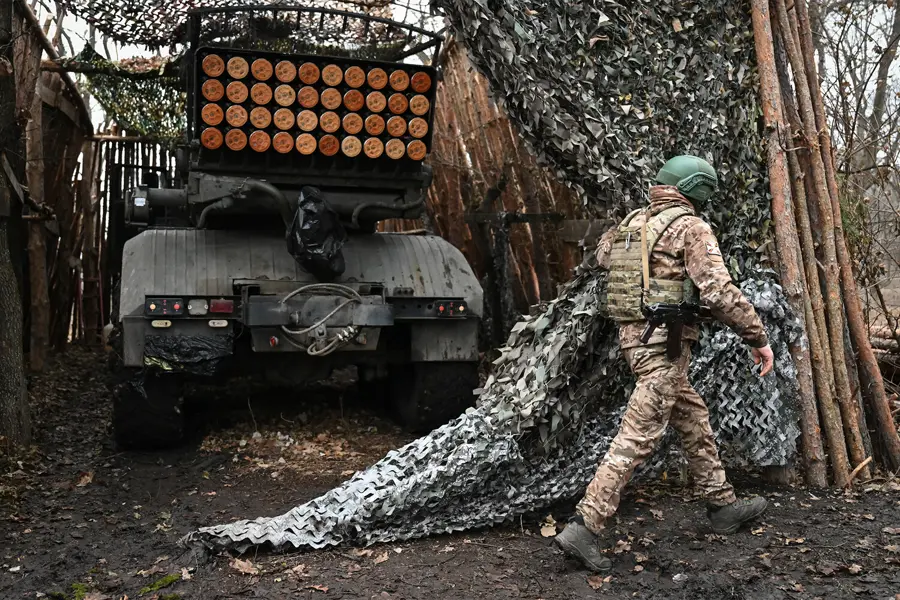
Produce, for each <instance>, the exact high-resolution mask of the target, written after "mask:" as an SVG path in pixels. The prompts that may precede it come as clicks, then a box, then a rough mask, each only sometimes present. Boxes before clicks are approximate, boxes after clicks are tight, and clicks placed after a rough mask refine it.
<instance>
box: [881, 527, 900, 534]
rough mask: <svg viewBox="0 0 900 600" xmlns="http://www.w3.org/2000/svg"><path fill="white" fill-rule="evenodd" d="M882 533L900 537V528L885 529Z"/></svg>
mask: <svg viewBox="0 0 900 600" xmlns="http://www.w3.org/2000/svg"><path fill="white" fill-rule="evenodd" d="M881 532H882V533H886V534H888V535H900V527H885V528H884V529H882V530H881Z"/></svg>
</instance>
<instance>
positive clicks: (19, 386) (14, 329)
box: [0, 1, 31, 446]
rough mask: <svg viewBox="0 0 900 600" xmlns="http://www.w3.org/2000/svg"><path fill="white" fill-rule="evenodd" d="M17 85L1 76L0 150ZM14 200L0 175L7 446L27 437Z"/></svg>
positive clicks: (2, 17)
mask: <svg viewBox="0 0 900 600" xmlns="http://www.w3.org/2000/svg"><path fill="white" fill-rule="evenodd" d="M13 12H14V11H13V4H12V2H9V1H6V2H0V52H2V57H3V58H4V59H6V60H7V61H8V64H9V65H12V64H13V48H12V46H13V35H12V31H13V18H14V14H13ZM15 108H16V90H15V78H14V77H13V75H12V74H8V75H6V76H2V75H0V132H2V133H0V149H3V150H7V149H14V148H16V147H17V145H18V138H19V135H20V131H19V127H18V124H17V123H16V114H15ZM12 206H14V205H13V193H12V190H11V187H10V182H9V181H7V180H6V178H5V177H4V176H0V314H2V315H3V326H2V327H0V437H2V438H5V443H6V444H7V445H10V446H22V445H25V444H28V443H29V442H30V441H31V426H30V421H29V416H28V402H27V395H26V389H25V361H24V357H23V352H22V297H21V295H20V292H19V283H18V280H17V279H16V274H15V270H14V269H13V264H12V257H11V255H10V246H9V225H10V222H9V218H8V216H9V215H8V214H5V213H7V212H9V211H5V210H3V208H4V207H7V208H10V207H12Z"/></svg>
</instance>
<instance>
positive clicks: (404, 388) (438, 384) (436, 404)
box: [390, 362, 478, 433]
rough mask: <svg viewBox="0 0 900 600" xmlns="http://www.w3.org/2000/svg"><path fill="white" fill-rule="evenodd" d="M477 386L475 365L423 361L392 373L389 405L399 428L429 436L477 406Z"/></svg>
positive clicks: (471, 363) (476, 367) (472, 363)
mask: <svg viewBox="0 0 900 600" xmlns="http://www.w3.org/2000/svg"><path fill="white" fill-rule="evenodd" d="M477 387H478V364H477V363H474V362H421V363H412V364H411V365H405V366H403V367H399V368H397V369H395V370H393V372H392V373H391V378H390V404H391V409H392V411H391V412H392V413H393V414H394V417H395V418H396V419H397V421H398V422H399V423H400V425H401V426H402V427H403V428H404V429H406V430H408V431H410V432H412V433H427V432H429V431H431V430H432V429H435V428H437V427H440V426H441V425H443V424H445V423H447V422H448V421H450V420H451V419H453V418H454V417H457V416H459V415H460V414H462V413H463V412H464V411H465V410H466V409H467V408H468V407H470V406H472V405H474V403H475V396H474V395H472V390H474V389H475V388H477Z"/></svg>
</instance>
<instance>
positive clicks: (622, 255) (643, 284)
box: [601, 206, 698, 323]
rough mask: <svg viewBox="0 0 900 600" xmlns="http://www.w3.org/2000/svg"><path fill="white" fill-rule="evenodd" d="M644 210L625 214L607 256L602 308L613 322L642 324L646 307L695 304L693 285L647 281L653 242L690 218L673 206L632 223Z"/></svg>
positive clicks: (688, 211) (666, 281) (684, 209)
mask: <svg viewBox="0 0 900 600" xmlns="http://www.w3.org/2000/svg"><path fill="white" fill-rule="evenodd" d="M646 210H647V209H645V208H644V209H638V210H635V211H633V212H631V213H629V214H628V216H626V217H625V220H624V221H622V223H621V224H620V225H619V227H618V230H617V232H616V237H615V241H614V242H613V246H612V252H611V254H610V264H609V280H608V285H607V288H606V298H605V302H603V300H601V303H602V304H603V305H604V306H603V309H604V312H605V314H606V315H607V316H608V317H609V318H610V319H612V320H613V321H616V322H620V323H621V322H628V321H643V320H644V312H643V310H642V307H643V306H645V305H650V304H655V303H662V304H677V303H679V302H682V301H685V300H687V301H691V302H696V301H697V300H698V298H697V294H696V290H695V288H694V283H693V282H692V281H691V280H690V278H685V279H684V280H683V281H675V280H669V279H658V278H656V277H650V255H651V254H653V249H654V248H655V247H656V242H658V241H659V238H660V237H662V234H663V233H664V232H665V231H666V229H668V228H669V226H670V225H671V224H672V223H674V222H675V221H677V220H678V219H680V218H681V217H684V216H686V215H690V214H693V211H691V209H689V208H687V207H685V206H673V207H672V208H667V209H665V210H663V211H661V212H660V213H658V214H656V215H653V216H652V217H649V218H647V219H645V221H644V223H643V224H642V225H632V224H631V222H632V220H633V219H634V217H636V216H637V215H639V214H644V213H645V212H646Z"/></svg>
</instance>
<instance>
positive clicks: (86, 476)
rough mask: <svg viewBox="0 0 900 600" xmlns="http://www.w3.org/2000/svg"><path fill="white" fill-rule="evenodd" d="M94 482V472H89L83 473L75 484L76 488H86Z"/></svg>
mask: <svg viewBox="0 0 900 600" xmlns="http://www.w3.org/2000/svg"><path fill="white" fill-rule="evenodd" d="M93 481H94V472H93V471H88V472H87V473H82V474H81V477H79V478H78V483H76V484H75V487H84V486H86V485H87V484H89V483H92V482H93Z"/></svg>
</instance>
